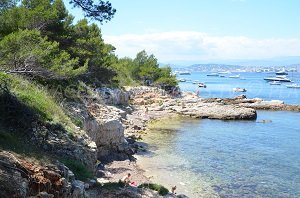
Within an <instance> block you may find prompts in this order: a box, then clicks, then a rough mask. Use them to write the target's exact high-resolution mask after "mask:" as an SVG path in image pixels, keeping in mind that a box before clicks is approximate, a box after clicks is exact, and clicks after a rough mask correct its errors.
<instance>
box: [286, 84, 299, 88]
mask: <svg viewBox="0 0 300 198" xmlns="http://www.w3.org/2000/svg"><path fill="white" fill-rule="evenodd" d="M286 87H287V88H300V85H298V84H296V83H293V84H290V85H286Z"/></svg>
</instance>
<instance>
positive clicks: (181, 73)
mask: <svg viewBox="0 0 300 198" xmlns="http://www.w3.org/2000/svg"><path fill="white" fill-rule="evenodd" d="M179 75H191V73H190V72H187V71H186V72H179Z"/></svg>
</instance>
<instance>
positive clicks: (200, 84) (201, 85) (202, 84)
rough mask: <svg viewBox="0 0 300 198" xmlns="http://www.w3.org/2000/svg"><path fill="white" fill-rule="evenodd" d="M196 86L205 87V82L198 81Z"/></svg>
mask: <svg viewBox="0 0 300 198" xmlns="http://www.w3.org/2000/svg"><path fill="white" fill-rule="evenodd" d="M198 87H203V88H206V84H204V83H198Z"/></svg>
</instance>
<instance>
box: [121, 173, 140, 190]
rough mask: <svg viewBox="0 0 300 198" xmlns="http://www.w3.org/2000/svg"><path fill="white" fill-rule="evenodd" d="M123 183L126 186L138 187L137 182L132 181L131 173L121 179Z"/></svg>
mask: <svg viewBox="0 0 300 198" xmlns="http://www.w3.org/2000/svg"><path fill="white" fill-rule="evenodd" d="M121 181H122V182H124V183H125V185H129V186H133V187H137V184H136V182H134V181H131V174H130V173H128V174H127V175H125V176H124V177H123V178H122V179H121Z"/></svg>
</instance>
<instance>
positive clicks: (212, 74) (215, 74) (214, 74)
mask: <svg viewBox="0 0 300 198" xmlns="http://www.w3.org/2000/svg"><path fill="white" fill-rule="evenodd" d="M206 76H219V74H217V73H211V74H207V75H206Z"/></svg>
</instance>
